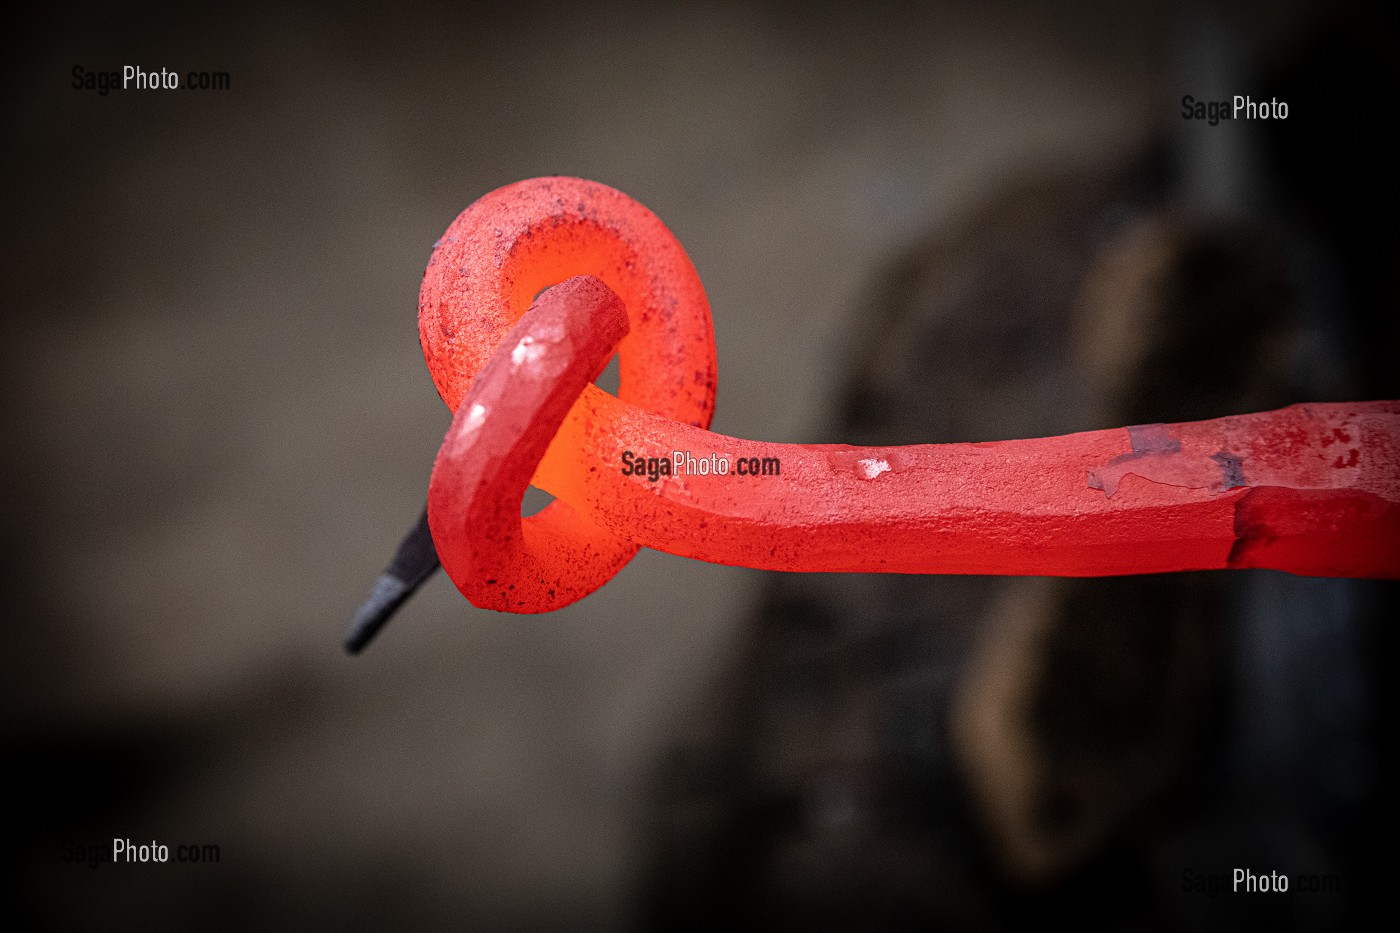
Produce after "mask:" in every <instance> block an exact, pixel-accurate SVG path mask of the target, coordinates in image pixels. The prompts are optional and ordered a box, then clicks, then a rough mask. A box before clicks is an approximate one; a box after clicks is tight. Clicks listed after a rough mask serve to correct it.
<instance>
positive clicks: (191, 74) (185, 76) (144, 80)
mask: <svg viewBox="0 0 1400 933" xmlns="http://www.w3.org/2000/svg"><path fill="white" fill-rule="evenodd" d="M69 86H70V87H72V88H73V90H75V91H91V92H92V93H94V94H97V95H98V96H99V97H106V96H107V95H108V94H110V93H111V92H113V91H228V90H232V88H233V74H232V73H231V72H228V71H201V70H198V69H192V70H189V71H181V70H180V69H178V68H143V67H142V66H140V65H122V66H121V67H120V68H111V69H96V70H94V69H89V68H87V67H86V66H84V65H74V66H73V70H72V81H71V83H70V85H69Z"/></svg>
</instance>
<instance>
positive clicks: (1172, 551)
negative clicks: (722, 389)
mask: <svg viewBox="0 0 1400 933" xmlns="http://www.w3.org/2000/svg"><path fill="white" fill-rule="evenodd" d="M551 286H553V287H551ZM543 289H548V290H547V291H544V293H543V294H539V293H540V292H541V290H543ZM537 294H538V295H539V298H538V299H537V300H534V299H535V296H536V295H537ZM532 301H533V304H532ZM418 320H419V336H420V339H421V341H422V345H423V353H424V356H425V357H426V359H427V362H428V368H429V370H430V371H431V372H432V376H433V381H434V382H435V383H436V385H437V389H438V392H439V394H441V396H442V398H443V400H444V401H446V402H447V404H448V406H449V407H451V408H452V409H453V411H454V412H455V416H454V418H453V421H452V426H451V427H450V428H449V429H448V432H447V437H446V439H445V440H444V441H443V445H442V448H441V450H440V451H439V452H438V457H437V462H436V464H435V465H434V467H433V474H432V480H431V482H430V485H429V490H428V510H427V515H426V521H425V522H420V523H419V526H418V528H417V529H415V531H414V532H413V533H410V535H409V537H408V538H407V539H406V540H405V542H404V544H403V546H402V547H401V549H400V552H399V554H398V556H397V557H396V559H395V562H394V564H393V565H391V566H390V568H389V570H388V571H386V573H385V575H384V576H382V577H381V578H380V580H379V583H378V584H376V586H375V589H374V590H373V592H372V593H371V596H370V598H369V600H368V601H367V602H366V603H365V605H364V606H363V607H362V608H361V610H360V612H359V614H358V615H357V617H356V620H355V623H354V625H353V627H352V632H351V636H350V639H349V640H348V642H347V646H348V647H349V648H350V649H351V650H352V651H357V650H359V648H361V647H363V645H364V644H365V643H366V642H367V641H368V639H369V638H370V637H372V635H373V634H374V632H375V631H376V630H377V629H378V628H379V626H380V625H382V624H383V622H384V621H385V620H386V619H387V618H388V616H389V615H390V614H391V613H392V612H393V610H394V609H395V608H397V606H398V605H399V604H401V603H402V601H403V600H404V599H406V598H407V596H408V595H409V594H410V593H411V592H412V590H413V589H414V588H415V587H416V586H418V585H419V584H420V583H421V582H422V581H423V580H424V579H426V577H427V576H428V575H429V574H431V572H432V571H433V570H434V569H436V567H437V562H438V560H439V559H440V560H441V563H442V566H444V567H445V568H446V570H447V572H448V575H449V576H450V577H451V578H452V581H453V582H454V583H455V584H456V585H457V588H458V589H459V590H461V591H462V593H463V595H465V596H466V597H467V599H469V600H470V601H471V602H472V603H473V604H474V605H477V606H480V607H483V608H489V609H498V610H501V611H505V612H526V613H532V612H548V611H551V610H554V609H558V608H561V607H563V606H567V605H569V604H570V603H572V602H575V601H577V600H579V599H582V598H583V597H584V596H587V595H588V594H589V593H591V592H593V591H594V590H596V589H598V588H599V587H600V586H602V585H603V584H604V583H606V582H607V581H608V580H609V579H611V577H612V576H613V575H614V574H615V573H617V571H618V570H620V569H621V568H622V566H623V565H624V564H626V563H627V561H628V560H630V559H631V557H632V555H633V554H635V553H636V552H637V550H638V549H639V548H640V547H642V546H646V547H651V548H656V549H658V550H662V551H667V552H669V553H672V554H679V555H682V556H685V557H693V558H696V559H698V560H705V561H711V562H714V563H721V564H734V565H742V566H748V567H758V568H763V569H768V570H788V571H845V572H887V573H960V574H1007V575H1036V576H1043V575H1052V576H1108V575H1116V574H1134V573H1160V572H1170V571H1181V570H1204V569H1217V568H1248V567H1257V568H1271V569H1275V570H1285V571H1289V572H1291V573H1298V574H1308V575H1316V576H1345V577H1382V578H1388V579H1397V578H1400V402H1397V401H1388V402H1361V403H1355V404H1317V405H1293V406H1291V407H1289V408H1284V409H1280V410H1278V411H1272V412H1264V413H1260V414H1250V415H1238V416H1233V417H1226V418H1217V419H1215V420H1212V421H1198V422H1191V423H1185V424H1157V425H1142V426H1137V427H1129V428H1119V429H1113V430H1103V431H1089V432H1085V433H1081V434H1071V435H1067V436H1064V437H1052V438H1040V439H1035V440H1014V441H998V442H995V443H979V444H930V445H915V446H907V447H848V446H844V445H839V444H810V445H809V444H769V443H764V442H761V441H750V440H742V439H739V438H733V437H727V436H725V435H722V434H715V433H713V432H711V431H709V430H708V427H709V424H710V417H711V415H712V413H713V411H714V396H715V350H714V336H713V330H712V327H711V322H710V310H709V303H708V301H707V300H706V298H705V292H704V289H703V288H702V286H701V284H700V279H699V276H698V275H697V274H696V272H695V268H694V266H692V265H691V263H690V260H689V258H688V257H687V256H686V254H685V251H684V250H683V249H682V248H681V245H680V243H679V242H677V240H676V239H675V237H674V236H673V235H672V234H671V232H670V231H669V230H667V229H666V227H665V226H664V225H663V224H662V223H661V221H660V220H658V219H657V218H656V216H655V215H653V214H652V213H651V212H650V211H648V210H647V209H646V208H645V207H643V206H642V205H641V204H638V203H637V202H636V201H633V200H632V199H631V198H628V197H627V196H626V195H624V194H622V193H621V192H618V191H615V190H613V189H611V188H608V187H606V186H603V185H600V184H596V183H593V182H588V181H583V180H580V179H576V178H539V179H531V180H528V181H522V182H518V183H516V184H513V185H508V186H506V187H504V188H501V189H499V190H497V191H494V192H492V193H491V194H488V195H486V196H485V197H483V198H482V199H481V200H479V201H477V202H476V203H475V204H473V205H472V206H471V207H469V208H467V210H466V211H464V212H463V213H462V214H461V216H459V217H458V218H457V219H456V221H454V222H453V224H452V226H451V227H449V228H448V230H447V233H446V235H445V236H444V237H443V238H442V239H441V240H439V241H438V243H437V244H436V246H435V248H434V250H433V255H432V258H431V259H430V260H429V262H428V269H427V273H426V274H425V276H424V279H423V287H422V292H421V296H420V302H419V319H418ZM614 350H616V352H617V353H618V357H619V388H618V394H617V396H616V397H614V396H612V395H609V394H608V393H606V392H604V391H602V390H601V389H599V388H597V387H596V386H594V385H592V384H591V382H592V380H593V379H595V378H597V375H598V373H599V372H600V371H601V369H602V367H603V366H604V365H605V364H606V362H607V361H608V359H609V358H610V357H611V356H612V354H613V352H614ZM691 458H693V459H694V461H695V463H699V462H700V461H705V462H707V463H709V464H715V465H718V464H721V463H723V464H725V465H735V468H734V469H730V470H728V471H726V472H723V473H721V472H719V471H718V470H717V469H712V470H709V471H708V472H706V473H703V474H702V473H700V472H699V471H698V470H696V469H694V468H693V467H694V465H693V464H692V467H691V468H690V469H684V470H683V469H675V470H669V471H659V470H656V469H652V470H651V472H650V473H648V472H647V471H646V470H644V469H641V468H640V467H639V468H637V469H635V470H629V469H626V468H625V467H626V465H627V464H650V465H652V466H653V467H655V465H656V464H660V463H663V462H664V463H666V464H668V465H669V464H673V463H674V462H675V461H676V460H677V459H682V460H689V459H691ZM761 463H771V464H775V465H778V472H779V475H778V476H772V475H766V476H765V475H761V473H762V471H758V470H748V471H742V469H741V467H740V466H739V465H741V464H750V465H753V464H761ZM755 473H759V474H760V475H753V474H755ZM530 484H533V485H535V486H537V487H539V488H540V489H543V490H545V491H546V492H549V493H552V494H553V495H554V496H555V501H554V502H552V503H551V504H550V505H549V506H547V507H546V508H545V509H544V510H543V511H541V512H540V513H538V514H536V515H534V516H531V517H529V518H523V519H522V518H521V515H520V502H521V497H522V496H523V494H524V492H525V489H526V487H527V486H528V485H530Z"/></svg>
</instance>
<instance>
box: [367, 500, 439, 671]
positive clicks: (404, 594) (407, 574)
mask: <svg viewBox="0 0 1400 933" xmlns="http://www.w3.org/2000/svg"><path fill="white" fill-rule="evenodd" d="M440 566H442V565H441V564H440V563H439V562H438V556H437V548H436V547H435V546H434V545H433V535H432V532H431V531H430V530H429V529H428V510H427V509H424V510H423V514H422V515H421V516H420V517H419V518H418V524H416V525H414V526H413V530H412V531H410V532H409V533H408V535H407V536H406V537H405V538H404V539H403V542H402V543H401V544H400V545H399V549H398V551H397V552H396V553H395V554H394V560H393V562H392V563H391V564H389V569H388V570H386V571H384V572H383V573H382V574H380V575H379V579H378V580H376V581H374V586H373V588H371V589H370V591H369V596H367V597H366V598H365V601H364V602H363V603H362V604H361V605H360V608H359V610H358V611H356V613H355V618H354V619H353V620H352V621H351V622H350V634H349V635H347V636H346V637H345V650H346V651H348V652H350V653H351V654H359V653H360V652H361V651H363V650H364V647H365V645H368V644H369V643H370V641H372V640H373V639H374V636H375V635H377V634H379V630H380V629H381V628H383V627H384V623H385V622H388V621H389V619H390V618H391V617H392V616H393V615H394V613H395V612H397V611H398V608H399V607H400V606H402V605H403V604H404V603H405V602H406V601H407V600H408V598H409V597H410V596H412V595H413V594H414V592H415V591H416V590H417V589H418V587H420V586H422V585H423V582H424V581H425V580H427V579H428V578H429V577H431V576H432V575H433V572H434V571H436V570H437V569H438V567H440Z"/></svg>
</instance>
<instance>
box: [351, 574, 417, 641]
mask: <svg viewBox="0 0 1400 933" xmlns="http://www.w3.org/2000/svg"><path fill="white" fill-rule="evenodd" d="M411 594H412V590H410V589H409V588H408V584H407V583H405V582H403V581H402V580H400V579H399V578H398V577H396V576H393V575H392V574H387V573H385V574H380V576H379V579H378V580H375V581H374V588H373V589H371V590H370V591H369V596H367V597H365V601H364V603H363V604H361V606H360V608H359V610H358V611H356V613H355V618H354V620H353V621H351V623H350V634H349V635H347V636H346V637H345V650H346V651H348V652H350V653H351V654H359V653H360V651H361V650H362V649H363V648H364V647H365V645H367V644H369V643H370V640H371V639H373V638H374V636H375V635H378V634H379V630H380V629H381V628H383V627H384V623H385V622H388V621H389V617H390V616H392V615H393V614H394V613H395V612H396V611H398V608H399V607H400V606H402V605H403V604H404V601H405V600H407V599H408V597H409V596H410V595H411Z"/></svg>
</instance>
